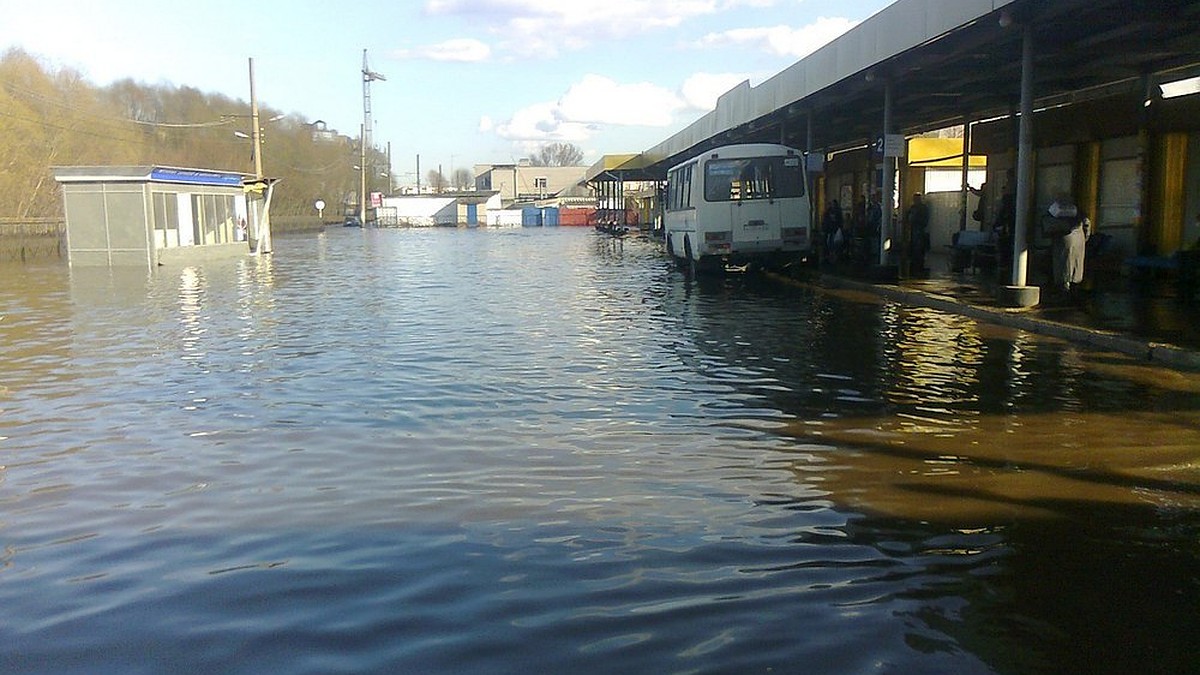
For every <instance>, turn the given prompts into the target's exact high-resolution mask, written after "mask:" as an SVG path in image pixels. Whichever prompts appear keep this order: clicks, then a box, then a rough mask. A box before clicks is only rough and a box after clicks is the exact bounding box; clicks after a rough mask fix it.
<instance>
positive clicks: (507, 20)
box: [425, 0, 770, 57]
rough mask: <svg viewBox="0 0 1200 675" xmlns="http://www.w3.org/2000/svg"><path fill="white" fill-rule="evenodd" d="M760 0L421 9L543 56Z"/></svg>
mask: <svg viewBox="0 0 1200 675" xmlns="http://www.w3.org/2000/svg"><path fill="white" fill-rule="evenodd" d="M764 2H770V0H724V1H719V0H620V1H614V0H572V1H571V2H563V1H562V0H427V2H426V3H425V12H426V13H427V14H433V15H457V16H461V17H462V18H463V19H464V20H466V21H469V22H470V23H471V25H473V26H475V25H483V26H485V27H487V29H488V30H489V31H491V32H492V33H493V34H495V35H498V36H502V38H503V40H504V42H503V46H504V47H505V48H506V49H507V50H509V51H511V52H513V53H515V54H518V55H523V56H535V55H536V56H541V57H546V56H553V55H555V54H557V53H558V52H559V50H560V49H581V48H583V47H585V46H587V45H589V44H593V43H595V42H598V41H605V40H614V39H622V38H627V37H629V36H630V35H631V34H634V33H644V32H648V31H653V30H657V29H662V28H672V27H676V26H679V25H680V24H681V23H682V22H683V21H685V20H687V19H690V18H693V17H696V16H702V15H707V14H713V13H716V12H718V11H721V10H724V9H727V8H729V7H732V6H736V5H743V4H750V5H752V6H762V4H763V3H764Z"/></svg>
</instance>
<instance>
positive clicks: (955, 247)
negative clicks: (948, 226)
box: [948, 230, 997, 272]
mask: <svg viewBox="0 0 1200 675" xmlns="http://www.w3.org/2000/svg"><path fill="white" fill-rule="evenodd" d="M950 242H951V243H950V245H949V246H948V248H949V249H950V268H951V269H952V270H954V271H955V272H961V271H963V270H965V269H967V268H968V267H970V268H971V269H972V270H974V271H978V270H979V269H981V268H984V269H991V268H994V267H995V266H996V261H997V254H996V239H995V237H994V236H993V234H992V232H983V231H981V230H959V231H958V232H955V233H954V236H953V237H952V238H951V240H950Z"/></svg>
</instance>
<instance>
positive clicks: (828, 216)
mask: <svg viewBox="0 0 1200 675" xmlns="http://www.w3.org/2000/svg"><path fill="white" fill-rule="evenodd" d="M841 232H842V207H841V205H840V204H838V200H836V199H834V200H832V201H830V202H829V206H828V207H827V208H826V209H825V216H824V217H823V218H822V219H821V234H822V243H823V244H824V247H825V252H824V258H825V262H837V257H838V255H839V253H840V251H839V249H840V248H841V247H840V245H839V244H840V238H841V236H842V234H841Z"/></svg>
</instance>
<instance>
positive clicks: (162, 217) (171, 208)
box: [151, 192, 179, 248]
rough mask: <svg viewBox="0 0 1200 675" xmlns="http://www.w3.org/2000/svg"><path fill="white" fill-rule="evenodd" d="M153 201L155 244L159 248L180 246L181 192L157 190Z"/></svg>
mask: <svg viewBox="0 0 1200 675" xmlns="http://www.w3.org/2000/svg"><path fill="white" fill-rule="evenodd" d="M151 201H152V202H153V204H154V242H155V245H156V246H157V247H158V248H173V247H176V246H179V194H178V193H176V192H155V193H153V196H152V199H151Z"/></svg>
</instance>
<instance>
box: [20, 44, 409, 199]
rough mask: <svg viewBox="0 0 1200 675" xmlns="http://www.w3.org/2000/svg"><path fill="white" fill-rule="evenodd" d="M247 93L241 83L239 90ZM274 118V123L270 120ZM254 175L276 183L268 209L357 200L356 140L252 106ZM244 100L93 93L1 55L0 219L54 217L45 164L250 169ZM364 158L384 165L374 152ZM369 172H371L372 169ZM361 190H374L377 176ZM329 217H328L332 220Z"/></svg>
mask: <svg viewBox="0 0 1200 675" xmlns="http://www.w3.org/2000/svg"><path fill="white" fill-rule="evenodd" d="M247 88H248V84H247ZM276 118H277V119H276ZM259 119H260V125H259V126H260V128H261V129H262V139H263V172H264V173H265V174H266V175H268V176H272V177H278V178H281V179H282V181H281V182H280V183H279V187H278V189H277V192H276V194H275V198H274V202H273V206H272V212H273V213H278V214H280V215H305V214H312V213H313V202H314V201H315V200H316V199H317V198H321V199H324V200H325V202H326V203H327V204H328V206H327V208H326V213H327V214H331V213H332V212H333V211H335V210H340V209H341V207H342V205H343V204H344V203H345V201H346V200H347V199H349V200H356V197H354V195H356V194H357V191H358V186H359V175H358V174H359V172H358V170H357V169H356V168H355V165H356V164H357V163H358V161H359V156H358V155H359V151H358V146H357V141H356V140H355V139H351V138H347V137H345V136H338V135H336V134H332V133H329V132H324V131H323V130H322V129H321V128H320V125H314V123H311V122H309V120H307V119H305V118H303V117H300V116H298V115H295V114H291V115H281V114H280V112H279V111H276V110H272V109H271V108H270V107H268V106H265V105H261V104H260V111H259ZM250 131H251V128H250V104H249V103H248V102H245V101H241V100H234V99H231V98H228V97H226V96H223V95H220V94H207V93H204V92H201V91H199V90H197V89H194V88H191V87H176V86H170V85H146V84H141V83H137V82H134V81H132V80H124V81H120V82H116V83H113V84H111V85H109V86H106V87H98V86H95V85H93V84H91V83H89V82H87V81H85V80H84V79H83V78H82V76H81V75H80V74H79V73H78V72H77V71H74V70H71V69H58V70H53V69H49V68H47V67H45V66H44V65H43V64H42V63H41V62H40V61H39V60H38V59H37V58H36V57H34V56H32V55H30V54H29V53H27V52H25V51H23V50H19V49H12V50H9V51H7V52H5V53H4V54H3V55H2V56H0V167H2V170H0V218H6V219H9V218H12V219H32V218H50V217H61V215H62V199H61V197H60V194H59V190H58V185H57V183H56V182H55V181H54V177H53V176H52V173H51V167H54V166H70V165H98V166H123V165H124V166H127V165H161V166H178V167H188V168H202V169H218V170H229V171H240V172H243V173H252V172H253V171H254V158H253V154H252V153H253V150H252V144H251V141H250V139H249V136H250ZM372 152H373V153H374V154H373V156H372V158H371V159H368V162H372V163H374V164H375V165H377V166H386V158H383V157H382V156H381V155H380V154H379V153H378V152H377V151H374V150H372ZM376 173H377V172H376ZM374 180H375V181H378V183H379V184H377V185H371V186H369V187H368V189H372V190H383V189H385V185H384V184H383V182H384V181H385V180H386V179H382V178H379V177H377V176H376V177H374ZM333 215H335V217H336V214H333Z"/></svg>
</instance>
